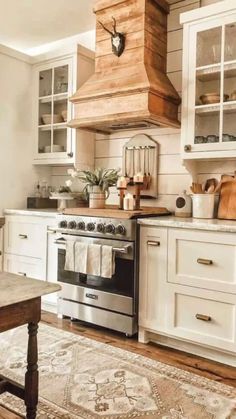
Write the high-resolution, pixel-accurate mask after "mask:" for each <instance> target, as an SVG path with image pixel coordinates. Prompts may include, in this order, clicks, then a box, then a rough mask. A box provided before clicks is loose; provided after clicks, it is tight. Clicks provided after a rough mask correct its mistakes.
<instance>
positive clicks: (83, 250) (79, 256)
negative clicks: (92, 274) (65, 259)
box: [74, 241, 88, 274]
mask: <svg viewBox="0 0 236 419" xmlns="http://www.w3.org/2000/svg"><path fill="white" fill-rule="evenodd" d="M74 258H75V263H74V271H75V272H80V273H81V274H87V262H88V244H87V243H83V242H79V241H76V242H75V246H74Z"/></svg>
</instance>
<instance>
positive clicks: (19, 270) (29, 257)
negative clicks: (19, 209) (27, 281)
mask: <svg viewBox="0 0 236 419" xmlns="http://www.w3.org/2000/svg"><path fill="white" fill-rule="evenodd" d="M54 224H55V216H52V217H45V216H43V217H40V216H35V215H31V214H29V215H17V214H16V215H6V217H5V226H4V256H3V269H4V271H5V272H10V273H14V274H18V275H22V276H27V277H29V278H34V279H40V280H42V281H50V282H56V280H57V278H56V271H57V267H56V266H55V261H56V260H57V255H55V247H53V246H52V243H53V235H51V234H50V233H48V232H47V230H48V226H52V227H53V226H54ZM0 231H1V230H0ZM42 303H43V304H42V308H43V309H45V310H48V311H52V312H57V295H56V294H52V295H47V296H44V297H42Z"/></svg>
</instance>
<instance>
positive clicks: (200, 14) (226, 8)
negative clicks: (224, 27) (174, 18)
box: [180, 0, 236, 24]
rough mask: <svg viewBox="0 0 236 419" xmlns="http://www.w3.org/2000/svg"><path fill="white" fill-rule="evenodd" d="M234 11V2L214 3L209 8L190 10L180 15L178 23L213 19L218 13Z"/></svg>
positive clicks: (230, 0)
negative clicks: (206, 18) (207, 18)
mask: <svg viewBox="0 0 236 419" xmlns="http://www.w3.org/2000/svg"><path fill="white" fill-rule="evenodd" d="M235 10H236V3H235V0H224V1H220V2H219V3H214V4H211V5H209V6H205V7H201V8H200V9H196V10H191V11H189V12H185V13H182V14H181V15H180V23H181V24H183V23H189V22H193V21H195V20H199V19H203V18H205V17H214V16H217V15H218V14H219V13H227V12H230V11H232V12H233V11H234V12H235Z"/></svg>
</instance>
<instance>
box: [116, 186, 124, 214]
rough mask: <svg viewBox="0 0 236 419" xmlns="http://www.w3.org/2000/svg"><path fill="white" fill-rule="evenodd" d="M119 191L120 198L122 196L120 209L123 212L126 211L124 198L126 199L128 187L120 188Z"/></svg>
mask: <svg viewBox="0 0 236 419" xmlns="http://www.w3.org/2000/svg"><path fill="white" fill-rule="evenodd" d="M117 189H118V191H119V196H120V205H119V209H121V210H123V209H124V197H125V191H126V187H125V188H118V187H117Z"/></svg>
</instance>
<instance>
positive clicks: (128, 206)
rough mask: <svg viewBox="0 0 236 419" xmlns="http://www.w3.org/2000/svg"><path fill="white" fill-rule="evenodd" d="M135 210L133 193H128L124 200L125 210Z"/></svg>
mask: <svg viewBox="0 0 236 419" xmlns="http://www.w3.org/2000/svg"><path fill="white" fill-rule="evenodd" d="M133 209H134V197H133V195H131V193H127V195H125V198H124V210H126V211H133Z"/></svg>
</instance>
